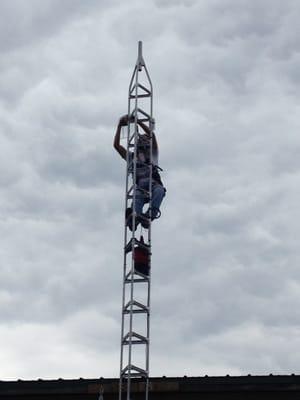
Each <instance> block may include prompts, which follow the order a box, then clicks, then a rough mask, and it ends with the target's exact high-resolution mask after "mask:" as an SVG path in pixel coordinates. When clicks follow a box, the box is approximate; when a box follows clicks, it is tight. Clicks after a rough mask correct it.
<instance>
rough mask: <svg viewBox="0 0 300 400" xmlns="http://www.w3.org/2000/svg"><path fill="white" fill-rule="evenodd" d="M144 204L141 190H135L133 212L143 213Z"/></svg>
mask: <svg viewBox="0 0 300 400" xmlns="http://www.w3.org/2000/svg"><path fill="white" fill-rule="evenodd" d="M144 204H145V195H144V194H143V192H142V191H141V190H139V189H137V191H136V195H135V211H136V213H137V214H142V213H143V207H144ZM132 209H133V201H132Z"/></svg>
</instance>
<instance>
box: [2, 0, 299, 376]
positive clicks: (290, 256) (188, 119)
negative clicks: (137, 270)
mask: <svg viewBox="0 0 300 400" xmlns="http://www.w3.org/2000/svg"><path fill="white" fill-rule="evenodd" d="M0 12H1V15H2V20H3V23H2V24H1V28H0V31H1V32H0V33H1V35H0V37H1V39H0V51H1V52H2V55H3V57H2V58H1V60H0V90H1V98H0V129H1V134H0V144H1V146H0V148H1V152H2V153H1V156H2V157H1V161H0V191H1V197H0V199H1V200H0V232H1V238H2V244H1V246H0V261H1V268H0V278H1V279H0V282H1V284H0V310H1V315H2V320H1V324H0V340H1V343H2V354H3V363H2V366H0V374H1V378H2V379H5V378H10V379H11V378H13V379H17V378H37V377H43V378H47V377H48V378H50V377H52V378H57V377H59V376H62V377H65V378H67V377H79V376H84V377H93V376H101V375H104V376H117V375H118V367H119V361H118V357H119V348H118V346H119V330H120V306H121V270H122V246H123V243H122V240H123V212H124V211H123V201H124V177H125V164H124V161H123V160H121V159H120V158H119V156H118V154H117V153H116V152H115V151H114V150H113V148H112V141H113V135H114V131H115V125H116V122H117V120H118V118H119V116H120V115H121V114H123V113H125V112H126V109H127V90H128V83H129V78H130V75H131V73H132V69H133V66H134V63H135V60H136V45H137V41H138V40H143V41H144V53H145V54H144V55H145V60H146V62H147V66H148V68H149V70H150V73H151V77H152V79H153V83H154V89H155V92H154V93H155V103H154V112H155V117H156V121H157V136H158V139H159V145H160V160H161V166H162V167H163V168H164V170H165V171H164V173H163V179H164V182H165V183H166V186H167V189H168V192H167V197H166V198H165V200H164V203H163V207H162V217H161V219H160V220H159V221H156V222H155V224H154V227H153V284H152V310H153V313H152V329H151V332H152V348H151V360H152V361H151V374H152V375H184V374H190V375H202V374H214V375H216V374H227V373H229V374H241V373H245V374H246V373H258V374H264V373H291V372H294V373H297V368H298V365H299V357H298V355H297V353H296V352H295V351H294V349H295V348H297V345H298V344H299V343H298V341H299V339H298V336H299V335H298V331H299V318H298V315H297V313H296V311H295V310H297V309H298V308H299V307H298V303H299V301H300V300H299V299H300V297H299V284H298V282H299V269H298V265H299V250H298V237H299V223H298V221H299V195H300V192H299V190H298V187H299V184H298V183H299V177H300V175H299V161H298V158H299V157H297V150H298V148H299V144H300V142H299V138H298V131H299V118H298V114H299V112H298V106H297V103H298V102H297V96H298V92H299V79H298V69H299V68H298V66H299V62H298V61H299V60H298V58H299V57H298V47H299V40H298V36H299V35H298V29H299V28H298V25H299V24H298V21H297V20H296V18H297V15H298V13H299V5H298V2H296V1H287V2H285V3H282V2H280V1H272V2H271V1H268V0H264V1H253V2H251V3H249V2H246V1H241V2H237V1H233V0H228V1H227V0H226V1H222V2H220V1H209V2H208V1H206V2H196V1H188V0H187V1H176V2H175V1H172V2H171V1H160V2H156V1H153V2H149V3H147V4H141V3H140V2H137V1H134V2H131V3H130V5H128V4H126V5H123V4H121V3H120V2H118V1H114V2H111V1H110V2H106V1H103V2H101V4H100V3H99V2H96V1H93V0H91V1H87V2H85V3H82V2H79V1H68V0H64V1H63V2H56V1H51V2H49V1H44V2H43V6H41V4H40V2H37V1H34V0H30V1H27V2H26V3H25V2H22V1H17V0H16V1H10V2H7V1H2V2H1V5H0ZM137 16H139V18H138V19H137V18H136V17H137ZM287 337H288V338H289V340H288V341H287V340H286V338H287ZM29 355H30V357H29ZM28 360H30V363H28ZM24 371H27V372H26V374H25V373H24Z"/></svg>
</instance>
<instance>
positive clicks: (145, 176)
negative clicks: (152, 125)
mask: <svg viewBox="0 0 300 400" xmlns="http://www.w3.org/2000/svg"><path fill="white" fill-rule="evenodd" d="M130 122H133V120H131V121H129V123H130ZM137 123H138V126H140V127H141V128H142V129H143V131H144V133H140V132H138V140H137V162H136V183H137V190H136V198H135V211H136V214H137V217H136V223H135V228H136V227H137V225H138V224H139V223H141V225H142V227H143V228H146V229H147V228H148V227H149V220H150V217H151V220H152V221H153V220H154V219H156V218H159V217H160V205H161V203H162V200H163V198H164V196H165V193H166V189H165V187H164V185H163V183H162V181H161V177H160V174H159V169H160V168H159V167H158V145H157V140H156V136H155V134H154V132H152V193H151V194H152V199H151V204H149V208H148V210H147V211H146V212H145V213H143V207H144V205H145V204H146V203H148V202H149V197H148V195H147V192H148V190H149V183H150V168H149V165H150V147H151V146H150V140H151V131H150V129H149V128H148V126H147V125H145V124H144V123H143V122H142V121H140V120H138V121H137ZM127 125H128V116H127V115H124V116H123V117H121V118H120V120H119V123H118V126H117V130H116V134H115V138H114V148H115V149H116V151H117V152H118V153H119V154H120V156H121V157H122V158H123V159H124V160H125V161H126V160H127V151H126V149H125V148H124V147H123V146H122V145H121V144H120V135H121V128H122V126H127ZM128 157H129V163H131V162H132V161H133V157H134V153H133V152H129V154H128ZM130 172H131V174H132V175H133V163H132V167H131V168H130ZM132 211H133V204H132V206H131V207H130V208H128V209H127V210H126V219H127V221H128V222H127V223H128V227H129V229H130V230H132V229H133V227H132V218H131V215H132Z"/></svg>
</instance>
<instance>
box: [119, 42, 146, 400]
mask: <svg viewBox="0 0 300 400" xmlns="http://www.w3.org/2000/svg"><path fill="white" fill-rule="evenodd" d="M143 73H144V79H145V80H146V83H147V85H148V87H147V86H146V85H143V84H142V83H141V82H140V77H141V74H143ZM146 98H149V104H148V109H147V111H145V110H144V109H142V108H141V107H140V104H139V102H140V99H146ZM143 101H144V100H143ZM129 120H132V122H131V123H128V127H127V156H126V163H127V166H126V190H125V209H127V208H128V207H130V205H131V202H132V208H133V210H135V203H136V192H137V184H136V173H137V167H136V163H137V141H138V120H139V121H142V122H143V123H145V124H146V125H147V127H148V128H149V130H150V166H149V175H150V179H149V189H148V197H149V206H150V205H151V199H152V190H151V188H152V167H151V166H152V147H153V140H152V133H153V130H154V119H153V87H152V82H151V79H150V75H149V73H148V70H147V67H146V64H145V61H144V59H143V54H142V42H141V41H140V42H139V43H138V58H137V61H136V64H135V67H134V71H133V74H132V77H131V80H130V84H129V90H128V121H129ZM132 150H133V160H131V157H130V156H129V154H130V152H131V151H132ZM132 163H133V165H132ZM132 167H133V168H132ZM130 182H132V183H131V184H130ZM148 223H149V228H148V229H146V230H145V231H146V232H145V233H146V235H147V240H146V241H145V245H146V246H147V248H148V249H149V265H150V269H149V275H148V276H147V275H144V274H142V273H139V272H137V271H135V268H134V247H135V245H136V244H137V243H138V239H137V237H136V229H135V228H136V224H137V214H136V213H135V212H133V213H132V232H128V231H129V229H128V226H127V221H126V217H125V224H124V225H125V227H124V264H123V294H122V323H121V354H120V387H119V400H125V399H126V400H134V399H133V398H132V392H133V390H132V389H134V388H133V385H134V384H135V383H137V382H138V383H139V388H141V387H142V390H143V391H144V393H145V400H148V393H149V349H150V289H151V207H150V219H149V220H148ZM129 238H130V240H129ZM130 246H131V251H129V252H128V247H130ZM129 259H130V261H129ZM136 285H143V286H142V287H144V289H142V290H145V298H146V300H145V303H141V302H138V301H137V300H136V299H135V288H136ZM127 287H129V290H127ZM126 291H129V300H128V301H126ZM135 314H144V316H145V322H144V323H145V332H146V335H142V334H140V333H138V332H136V331H135V330H134V315H135ZM126 319H129V328H128V331H125V323H126ZM127 325H128V321H127ZM136 345H139V346H141V345H143V346H145V360H144V361H145V362H144V364H143V366H138V365H135V364H134V356H133V349H134V346H136ZM125 347H126V348H128V354H127V359H125V358H126V357H125V356H124V350H125ZM134 391H135V390H134Z"/></svg>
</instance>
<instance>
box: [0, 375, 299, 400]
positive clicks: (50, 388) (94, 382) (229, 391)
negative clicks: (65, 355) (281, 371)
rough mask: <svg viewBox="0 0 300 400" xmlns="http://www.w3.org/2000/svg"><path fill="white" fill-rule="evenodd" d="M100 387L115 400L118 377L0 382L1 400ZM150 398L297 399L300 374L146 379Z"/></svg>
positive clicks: (82, 393) (81, 393)
mask: <svg viewBox="0 0 300 400" xmlns="http://www.w3.org/2000/svg"><path fill="white" fill-rule="evenodd" d="M134 382H135V383H133V385H132V389H133V392H135V397H134V399H135V398H136V399H142V398H143V396H142V394H143V390H144V382H143V381H142V380H140V379H137V380H136V381H134ZM100 389H101V390H103V393H104V394H103V396H104V400H110V399H117V398H118V396H117V394H118V390H119V380H118V379H114V378H99V379H83V378H80V379H57V380H43V379H38V380H35V381H25V380H17V381H0V399H1V400H6V399H7V400H15V399H19V400H21V399H22V400H25V399H26V400H29V399H35V400H44V399H47V400H51V399H61V400H63V399H70V398H71V397H70V396H72V400H73V399H80V400H85V399H98V397H99V392H100ZM149 397H150V399H151V400H152V399H153V400H156V399H160V400H162V399H172V400H176V399H182V400H183V399H184V400H190V399H191V400H194V399H199V398H201V400H202V399H210V400H211V399H222V400H224V399H230V400H233V399H243V400H244V399H255V400H257V399H264V400H266V399H272V400H274V399H284V400H288V399H296V398H297V399H299V398H300V375H294V374H292V375H267V376H251V375H248V376H221V377H216V376H203V377H186V376H184V377H169V378H168V377H153V378H150V396H149Z"/></svg>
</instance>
